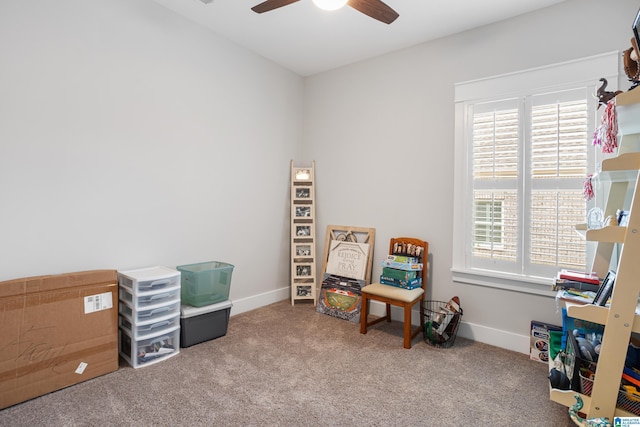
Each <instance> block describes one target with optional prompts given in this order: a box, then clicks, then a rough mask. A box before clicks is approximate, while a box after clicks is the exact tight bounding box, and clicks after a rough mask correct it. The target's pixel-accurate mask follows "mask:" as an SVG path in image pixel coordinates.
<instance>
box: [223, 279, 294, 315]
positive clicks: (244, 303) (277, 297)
mask: <svg viewBox="0 0 640 427" xmlns="http://www.w3.org/2000/svg"><path fill="white" fill-rule="evenodd" d="M289 298H291V287H290V286H287V287H284V288H280V289H276V290H274V291H269V292H265V293H262V294H258V295H252V296H250V297H247V298H241V299H234V300H232V301H231V302H232V303H233V307H232V308H231V313H230V316H235V315H236V314H240V313H244V312H246V311H251V310H255V309H256V308H260V307H264V306H266V305H269V304H274V303H276V302H280V301H282V300H285V299H289Z"/></svg>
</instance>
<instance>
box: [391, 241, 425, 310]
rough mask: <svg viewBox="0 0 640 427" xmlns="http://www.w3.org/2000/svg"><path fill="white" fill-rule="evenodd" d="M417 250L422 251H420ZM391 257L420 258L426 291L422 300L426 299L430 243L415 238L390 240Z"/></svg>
mask: <svg viewBox="0 0 640 427" xmlns="http://www.w3.org/2000/svg"><path fill="white" fill-rule="evenodd" d="M417 248H420V249H419V250H418V249H417ZM418 252H419V253H418ZM389 255H406V256H413V257H417V258H420V262H421V263H422V271H421V277H422V289H424V293H423V294H422V298H423V299H424V297H425V295H426V294H427V264H428V261H429V243H427V242H425V241H424V240H420V239H416V238H413V237H392V238H391V240H389Z"/></svg>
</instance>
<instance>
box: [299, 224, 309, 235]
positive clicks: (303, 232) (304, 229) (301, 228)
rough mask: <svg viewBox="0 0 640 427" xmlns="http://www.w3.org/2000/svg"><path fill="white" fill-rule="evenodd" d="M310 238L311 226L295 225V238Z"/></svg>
mask: <svg viewBox="0 0 640 427" xmlns="http://www.w3.org/2000/svg"><path fill="white" fill-rule="evenodd" d="M310 236H311V226H310V225H297V226H296V237H310Z"/></svg>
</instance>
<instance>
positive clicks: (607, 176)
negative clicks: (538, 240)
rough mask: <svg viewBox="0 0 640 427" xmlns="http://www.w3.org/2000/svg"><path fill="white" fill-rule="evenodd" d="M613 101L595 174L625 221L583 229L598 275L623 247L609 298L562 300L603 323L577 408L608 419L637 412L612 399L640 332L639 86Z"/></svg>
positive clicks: (569, 397)
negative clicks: (615, 137) (611, 135)
mask: <svg viewBox="0 0 640 427" xmlns="http://www.w3.org/2000/svg"><path fill="white" fill-rule="evenodd" d="M616 107H617V114H618V127H619V131H620V133H619V139H620V141H619V148H618V153H617V156H616V157H612V158H609V159H605V160H603V162H602V172H601V173H599V176H600V177H601V179H603V180H606V181H607V182H609V191H608V196H607V200H606V202H605V206H604V208H603V211H604V215H605V217H607V216H609V215H613V217H615V215H616V211H617V210H618V209H625V210H629V221H628V225H626V226H618V225H609V226H606V227H603V228H601V229H592V230H586V233H585V238H586V239H587V240H588V241H593V242H597V243H596V245H597V246H596V251H595V252H596V255H595V258H594V260H593V270H594V271H596V272H597V273H598V276H599V277H604V276H605V275H606V273H607V271H608V270H609V266H610V264H611V259H612V256H613V254H614V253H615V251H614V247H615V245H616V244H620V246H621V248H622V249H621V250H620V252H619V258H618V263H617V275H616V281H615V285H614V287H613V295H612V297H611V304H610V306H609V307H601V306H597V305H593V304H586V305H579V304H571V303H567V314H568V315H569V316H570V317H573V318H577V319H582V320H587V321H590V322H595V323H599V324H601V325H605V329H604V334H603V337H602V348H601V351H600V356H599V358H598V364H597V368H596V373H595V377H594V381H593V388H592V391H591V396H586V395H581V397H582V400H583V401H584V408H583V409H582V411H581V412H583V413H585V414H586V415H587V418H593V417H608V418H609V419H610V420H613V418H614V416H623V417H624V416H627V417H629V416H636V415H635V414H632V413H629V412H627V411H624V410H622V409H620V408H616V401H617V398H618V391H619V388H620V379H621V377H622V371H623V368H624V363H625V357H626V354H627V348H628V345H629V339H630V337H631V333H632V332H637V333H640V316H639V315H636V306H637V305H638V295H639V294H640V279H639V278H640V262H638V257H639V256H640V189H639V186H638V181H639V180H638V178H639V176H638V171H640V149H639V148H638V145H639V144H638V142H639V141H640V120H639V119H638V117H640V89H635V90H632V91H629V92H626V93H622V94H619V95H618V96H617V97H616ZM634 117H635V118H634ZM577 228H578V229H585V228H586V227H585V226H584V225H583V226H577ZM614 263H615V261H614ZM574 395H575V392H574V391H561V390H557V389H551V391H550V398H551V400H553V401H555V402H558V403H561V404H563V405H565V406H568V407H570V406H572V405H574V404H575V403H576V400H575V397H574Z"/></svg>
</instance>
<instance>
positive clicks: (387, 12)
mask: <svg viewBox="0 0 640 427" xmlns="http://www.w3.org/2000/svg"><path fill="white" fill-rule="evenodd" d="M299 1H300V0H266V1H263V2H262V3H260V4H258V5H256V6H253V7H252V8H251V10H253V11H254V12H256V13H264V12H269V11H270V10H274V9H278V8H280V7H283V6H287V5H290V4H292V3H297V2H299ZM347 4H348V5H349V6H351V7H352V8H354V9H355V10H357V11H358V12H362V13H364V14H365V15H367V16H370V17H372V18H373V19H377V20H378V21H380V22H384V23H385V24H391V23H392V22H393V21H395V20H396V18H397V17H398V16H400V15H398V12H396V11H395V10H393V9H391V8H390V7H389V6H387V5H386V4H385V3H383V2H382V1H380V0H348V2H347Z"/></svg>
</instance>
